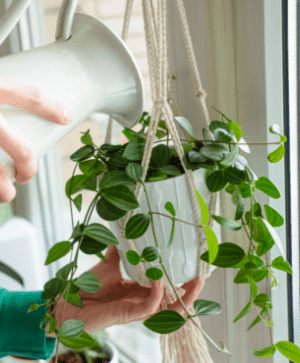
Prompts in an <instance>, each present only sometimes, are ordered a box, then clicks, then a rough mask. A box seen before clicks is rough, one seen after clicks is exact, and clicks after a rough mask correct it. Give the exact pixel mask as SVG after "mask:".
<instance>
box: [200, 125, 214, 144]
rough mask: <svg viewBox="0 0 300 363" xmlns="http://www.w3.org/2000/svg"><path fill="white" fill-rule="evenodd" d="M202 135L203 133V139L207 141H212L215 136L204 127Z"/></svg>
mask: <svg viewBox="0 0 300 363" xmlns="http://www.w3.org/2000/svg"><path fill="white" fill-rule="evenodd" d="M202 135H203V139H204V140H205V141H212V140H213V138H212V137H211V134H210V133H209V132H208V130H206V129H204V128H202Z"/></svg>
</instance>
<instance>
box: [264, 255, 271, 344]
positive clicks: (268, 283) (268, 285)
mask: <svg viewBox="0 0 300 363" xmlns="http://www.w3.org/2000/svg"><path fill="white" fill-rule="evenodd" d="M265 256H266V263H267V266H268V265H269V261H268V253H265ZM269 290H270V276H269V274H268V275H267V283H266V295H268V296H269ZM268 319H269V320H271V317H270V313H269V314H268ZM270 341H271V345H273V332H272V328H271V327H270Z"/></svg>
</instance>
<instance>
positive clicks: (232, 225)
mask: <svg viewBox="0 0 300 363" xmlns="http://www.w3.org/2000/svg"><path fill="white" fill-rule="evenodd" d="M212 217H213V219H214V220H215V221H216V222H217V223H219V224H220V225H221V226H222V227H223V228H225V229H228V230H229V231H238V230H240V229H241V228H242V225H241V224H240V223H238V222H235V221H233V220H232V219H229V218H224V217H221V216H215V215H212Z"/></svg>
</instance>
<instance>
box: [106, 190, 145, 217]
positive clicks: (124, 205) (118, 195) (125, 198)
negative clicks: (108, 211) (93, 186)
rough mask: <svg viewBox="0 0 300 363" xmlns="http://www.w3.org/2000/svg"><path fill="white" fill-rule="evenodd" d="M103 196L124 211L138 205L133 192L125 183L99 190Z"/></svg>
mask: <svg viewBox="0 0 300 363" xmlns="http://www.w3.org/2000/svg"><path fill="white" fill-rule="evenodd" d="M101 195H102V197H103V198H105V199H106V200H107V201H108V202H110V203H111V204H113V205H114V206H115V207H117V208H119V209H123V210H126V211H129V210H132V209H136V208H137V207H139V202H138V201H137V199H136V196H135V195H134V193H133V192H132V191H131V190H130V189H129V188H128V187H126V186H125V185H118V186H115V187H112V188H107V189H104V190H103V191H102V192H101Z"/></svg>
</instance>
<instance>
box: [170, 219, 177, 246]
mask: <svg viewBox="0 0 300 363" xmlns="http://www.w3.org/2000/svg"><path fill="white" fill-rule="evenodd" d="M175 222H176V219H175V218H173V219H172V228H171V234H170V239H169V243H168V247H170V246H171V244H172V243H173V241H174V236H175Z"/></svg>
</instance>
